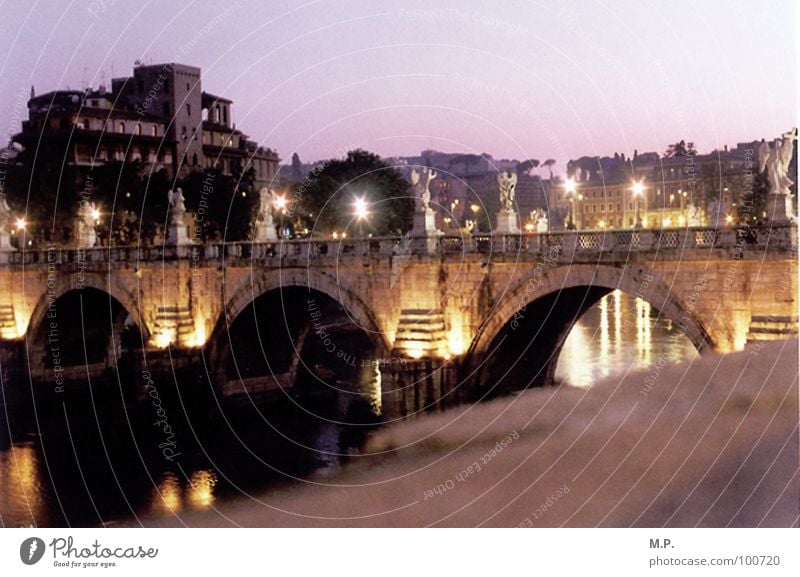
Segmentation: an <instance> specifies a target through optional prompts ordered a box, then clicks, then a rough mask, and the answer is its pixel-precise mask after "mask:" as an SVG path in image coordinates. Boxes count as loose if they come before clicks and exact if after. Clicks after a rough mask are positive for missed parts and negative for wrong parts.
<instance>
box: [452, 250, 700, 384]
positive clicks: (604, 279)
mask: <svg viewBox="0 0 800 577" xmlns="http://www.w3.org/2000/svg"><path fill="white" fill-rule="evenodd" d="M617 289H618V290H621V291H623V292H626V293H628V294H631V295H632V296H637V297H640V298H642V299H643V300H645V301H647V302H649V303H650V305H651V306H653V307H654V308H655V309H657V310H658V311H659V312H660V314H662V315H663V316H664V317H665V318H668V319H670V320H671V321H672V322H673V323H674V324H675V325H676V326H677V327H679V328H680V330H681V331H682V332H683V333H684V334H685V335H686V337H687V338H688V339H689V340H690V341H691V342H692V344H693V345H694V346H695V348H696V349H697V350H698V352H700V353H702V352H705V351H707V350H714V348H715V343H714V340H713V338H712V336H711V335H710V333H709V331H708V330H707V328H706V326H705V325H704V323H703V322H702V320H701V319H699V318H698V317H697V315H695V314H694V313H693V312H692V310H690V308H689V307H687V305H686V303H685V302H684V301H683V298H682V297H681V295H680V294H678V293H676V291H675V290H671V289H670V286H669V285H668V284H667V283H666V282H665V281H664V279H663V278H661V277H660V276H659V275H658V274H657V273H655V272H653V271H647V270H645V269H643V268H636V267H631V266H628V267H616V266H609V265H599V266H598V265H591V264H585V265H583V264H578V265H574V264H573V265H565V266H560V267H557V268H554V269H551V270H549V271H547V272H546V273H544V274H541V271H537V270H535V269H532V270H531V271H529V272H527V273H526V274H524V275H523V276H522V277H521V278H520V279H519V281H518V282H516V283H515V284H514V285H513V286H512V287H511V288H510V289H509V290H508V291H506V292H505V293H504V294H503V295H502V298H501V300H500V302H499V303H498V304H497V305H496V306H495V307H494V308H493V309H492V311H491V313H490V315H489V316H488V317H487V318H486V319H485V320H484V321H483V323H482V324H481V325H480V327H479V328H478V331H477V334H476V336H475V338H474V339H473V341H472V344H471V346H470V348H469V351H468V352H467V363H466V366H467V367H469V370H470V371H473V372H474V371H477V370H478V369H477V367H478V365H479V364H480V363H481V362H482V359H484V358H486V356H487V355H491V354H492V352H493V350H494V347H495V346H496V341H497V339H498V338H500V335H501V333H502V332H503V331H504V330H507V329H508V327H509V326H513V325H512V323H515V322H516V321H517V319H523V318H525V317H526V316H530V315H531V314H533V311H534V309H535V308H536V307H537V306H539V305H541V306H547V307H551V308H552V310H550V311H548V312H547V313H546V318H547V319H548V322H550V323H551V325H550V326H551V328H554V329H555V331H554V332H555V333H556V334H554V335H550V338H549V339H548V341H547V342H548V345H546V348H550V349H551V350H548V351H543V352H544V354H546V355H548V359H549V360H548V361H547V363H548V366H547V367H546V368H545V369H544V372H543V377H545V378H551V377H552V376H553V374H554V371H555V365H556V363H557V360H558V355H559V353H560V351H561V346H562V345H563V342H564V339H565V338H566V336H567V335H568V334H569V331H570V330H571V329H572V327H573V325H574V324H575V322H576V321H577V320H578V318H579V317H580V316H581V315H582V314H583V313H584V312H585V311H586V310H588V309H589V308H590V307H591V306H592V305H594V304H595V303H596V302H597V301H598V300H599V299H600V298H602V296H604V295H605V294H608V293H610V292H611V291H613V290H617ZM570 292H572V293H573V296H574V297H575V298H573V299H570V298H568V297H567V295H569V294H570ZM561 295H564V296H565V298H564V299H563V300H564V304H563V305H560V304H559V302H558V299H559V297H560V296H561ZM576 299H577V300H576ZM559 306H562V310H559ZM566 308H570V309H571V310H568V311H566V310H564V309H566ZM562 312H563V313H566V314H561V313H562ZM515 315H516V317H515ZM478 380H480V379H478Z"/></svg>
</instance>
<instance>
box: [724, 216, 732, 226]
mask: <svg viewBox="0 0 800 577" xmlns="http://www.w3.org/2000/svg"><path fill="white" fill-rule="evenodd" d="M725 222H726V223H728V224H733V216H731V215H730V214H728V215H726V216H725Z"/></svg>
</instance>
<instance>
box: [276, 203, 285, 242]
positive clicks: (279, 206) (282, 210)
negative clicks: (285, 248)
mask: <svg viewBox="0 0 800 577" xmlns="http://www.w3.org/2000/svg"><path fill="white" fill-rule="evenodd" d="M287 204H288V201H287V200H286V195H285V194H279V195H278V196H277V197H275V208H276V209H277V210H278V215H280V227H281V235H280V237H281V238H283V237H284V229H283V215H284V214H286V205H287Z"/></svg>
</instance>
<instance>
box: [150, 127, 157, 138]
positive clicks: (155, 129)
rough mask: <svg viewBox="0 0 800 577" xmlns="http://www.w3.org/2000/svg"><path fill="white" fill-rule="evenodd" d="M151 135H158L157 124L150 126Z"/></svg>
mask: <svg viewBox="0 0 800 577" xmlns="http://www.w3.org/2000/svg"><path fill="white" fill-rule="evenodd" d="M150 136H158V126H156V125H155V124H154V125H153V126H151V127H150Z"/></svg>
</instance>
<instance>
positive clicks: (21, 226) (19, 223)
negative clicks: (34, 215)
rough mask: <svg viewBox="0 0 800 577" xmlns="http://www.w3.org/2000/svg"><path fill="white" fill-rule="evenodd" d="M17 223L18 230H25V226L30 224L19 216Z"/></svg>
mask: <svg viewBox="0 0 800 577" xmlns="http://www.w3.org/2000/svg"><path fill="white" fill-rule="evenodd" d="M16 224H17V230H25V227H26V226H28V223H27V222H25V219H24V218H18V219H17V222H16Z"/></svg>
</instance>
